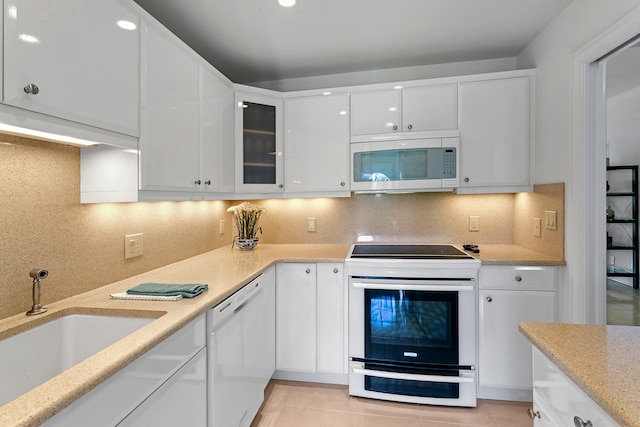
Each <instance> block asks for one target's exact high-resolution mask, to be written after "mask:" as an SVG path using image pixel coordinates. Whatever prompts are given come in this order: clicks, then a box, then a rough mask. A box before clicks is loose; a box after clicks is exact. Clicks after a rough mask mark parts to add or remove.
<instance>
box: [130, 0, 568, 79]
mask: <svg viewBox="0 0 640 427" xmlns="http://www.w3.org/2000/svg"><path fill="white" fill-rule="evenodd" d="M135 1H136V2H137V3H138V4H139V5H141V6H142V7H143V8H144V9H146V10H147V11H148V12H149V13H151V14H152V15H153V16H155V17H156V19H158V20H159V21H160V22H162V23H163V24H164V25H165V26H166V27H168V28H169V29H170V30H171V31H172V32H174V33H175V34H177V35H178V36H179V37H180V38H182V40H184V41H185V42H186V43H187V44H189V45H190V46H191V47H192V48H193V49H195V50H196V51H197V52H198V53H199V54H200V55H202V56H203V57H204V58H205V59H207V60H208V61H209V62H211V63H212V64H213V65H214V66H215V67H216V68H218V70H220V71H221V72H222V73H223V74H225V75H226V76H227V77H229V78H230V79H231V80H233V81H234V82H236V83H249V82H259V81H268V80H281V79H287V78H296V77H309V76H318V75H326V74H336V73H347V72H355V71H369V70H377V69H386V68H401V67H410V66H419V65H432V64H444V63H452V62H462V61H475V60H484V59H495V58H508V57H514V56H516V55H517V54H518V53H519V52H520V51H521V50H522V49H523V48H524V47H525V46H526V45H527V43H529V42H530V41H531V40H532V39H533V38H535V36H536V35H537V34H538V33H539V32H540V31H542V29H544V27H545V26H546V25H547V24H548V23H549V22H550V21H551V20H553V18H554V17H555V16H556V15H558V14H559V13H560V12H561V11H562V10H563V9H564V8H565V7H566V6H567V5H568V4H569V3H570V2H571V0H297V1H298V4H297V5H296V6H294V7H292V8H283V7H280V6H278V4H277V1H276V0H179V1H176V0H135Z"/></svg>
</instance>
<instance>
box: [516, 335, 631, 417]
mask: <svg viewBox="0 0 640 427" xmlns="http://www.w3.org/2000/svg"><path fill="white" fill-rule="evenodd" d="M520 332H521V333H522V334H523V335H524V336H525V337H527V339H529V341H531V343H532V344H533V345H534V346H536V347H537V348H538V349H539V350H540V351H541V352H542V353H543V354H544V355H545V356H547V357H548V358H549V360H551V361H552V362H553V363H554V364H555V365H556V366H557V367H558V368H559V369H560V370H561V371H562V372H564V374H565V375H567V376H568V377H569V378H570V379H571V380H572V381H573V382H574V383H575V384H576V385H577V386H578V387H580V388H581V389H582V390H583V391H584V392H585V393H586V394H587V395H588V396H589V397H590V398H591V399H592V400H593V401H594V402H595V403H597V404H598V405H599V406H600V407H601V408H602V409H603V410H604V411H605V412H606V413H607V414H609V415H610V416H611V418H613V419H614V420H615V421H616V422H618V423H619V424H620V425H621V426H625V427H630V426H633V427H638V426H640V369H639V368H638V356H639V355H640V327H637V326H602V325H578V324H563V323H521V324H520Z"/></svg>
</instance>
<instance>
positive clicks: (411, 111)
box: [402, 84, 458, 132]
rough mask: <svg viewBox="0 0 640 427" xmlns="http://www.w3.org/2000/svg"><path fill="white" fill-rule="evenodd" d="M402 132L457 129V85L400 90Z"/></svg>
mask: <svg viewBox="0 0 640 427" xmlns="http://www.w3.org/2000/svg"><path fill="white" fill-rule="evenodd" d="M402 115H403V120H402V124H403V129H402V131H403V132H420V131H439V130H452V129H458V85H457V84H450V85H437V86H421V87H409V88H406V89H403V90H402Z"/></svg>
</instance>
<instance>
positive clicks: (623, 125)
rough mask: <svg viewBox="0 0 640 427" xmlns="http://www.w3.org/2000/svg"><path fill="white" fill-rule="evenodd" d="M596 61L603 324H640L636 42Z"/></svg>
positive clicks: (639, 47)
mask: <svg viewBox="0 0 640 427" xmlns="http://www.w3.org/2000/svg"><path fill="white" fill-rule="evenodd" d="M637 39H638V37H637V36H636V37H635V38H633V39H632V40H630V41H629V42H627V43H625V44H623V45H621V46H620V47H619V48H617V49H615V50H613V51H612V52H611V53H609V54H607V55H606V56H605V57H603V58H601V59H600V60H599V61H598V66H599V67H600V68H602V75H603V77H604V97H603V101H604V104H605V109H604V113H605V117H606V118H605V120H604V127H605V135H604V137H605V139H604V142H605V147H606V195H605V199H606V204H607V206H606V218H607V219H606V224H607V225H606V236H607V243H606V265H607V267H606V278H605V286H606V323H607V324H609V325H640V290H639V289H638V288H639V266H640V264H639V261H640V258H639V249H640V245H639V239H638V233H639V229H638V207H639V203H638V198H639V194H638V178H639V176H638V165H640V122H639V121H638V117H640V72H639V71H640V42H638V40H637Z"/></svg>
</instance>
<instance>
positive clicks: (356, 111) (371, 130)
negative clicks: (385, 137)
mask: <svg viewBox="0 0 640 427" xmlns="http://www.w3.org/2000/svg"><path fill="white" fill-rule="evenodd" d="M401 129H402V92H401V91H400V90H396V89H394V90H380V91H374V92H354V93H352V94H351V135H354V136H355V135H370V134H380V133H394V132H400V131H401Z"/></svg>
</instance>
